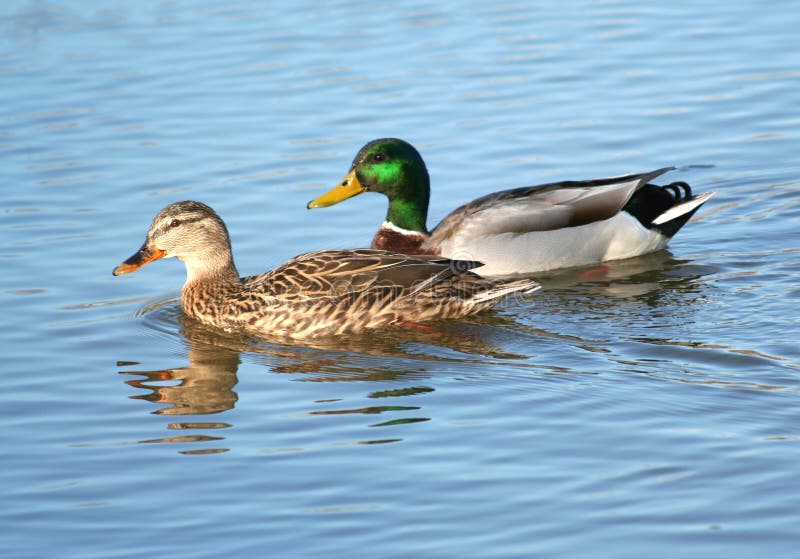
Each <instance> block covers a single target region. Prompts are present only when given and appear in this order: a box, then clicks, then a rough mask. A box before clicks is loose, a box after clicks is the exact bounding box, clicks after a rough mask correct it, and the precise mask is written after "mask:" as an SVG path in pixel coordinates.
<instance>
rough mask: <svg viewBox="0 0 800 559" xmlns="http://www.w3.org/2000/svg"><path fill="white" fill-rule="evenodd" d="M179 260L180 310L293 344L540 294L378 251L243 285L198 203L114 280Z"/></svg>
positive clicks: (301, 259)
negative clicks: (181, 271)
mask: <svg viewBox="0 0 800 559" xmlns="http://www.w3.org/2000/svg"><path fill="white" fill-rule="evenodd" d="M170 256H175V257H176V258H178V259H179V260H183V262H184V264H185V265H186V283H185V284H184V286H183V289H182V291H181V306H182V307H183V310H184V312H185V313H186V314H187V315H189V316H190V317H192V318H195V319H197V320H200V321H201V322H205V323H208V324H211V325H213V326H217V327H223V328H235V329H244V330H248V331H251V332H254V333H260V334H269V335H278V336H289V337H293V338H303V337H309V336H316V335H323V334H341V333H345V332H351V331H355V330H360V329H363V328H376V327H380V326H386V325H389V324H398V323H402V322H414V323H417V322H424V321H428V320H437V319H446V318H458V317H462V316H466V315H469V314H474V313H477V312H480V311H483V310H486V309H488V308H490V307H492V306H494V305H495V304H496V303H497V302H499V301H500V299H501V298H503V297H504V296H506V295H508V294H511V293H517V292H519V293H531V292H533V291H535V290H536V289H538V288H539V285H538V284H537V283H536V282H534V281H530V280H519V281H495V280H488V279H485V278H482V277H480V276H479V275H477V274H475V273H473V272H470V271H469V270H470V269H472V268H476V267H478V266H480V265H481V264H480V262H471V261H461V260H448V259H446V258H441V257H435V256H408V255H405V254H399V253H394V252H388V251H385V250H371V249H361V250H322V251H319V252H309V253H307V254H301V255H300V256H297V257H296V258H292V259H291V260H289V261H288V262H286V263H284V264H283V265H281V266H278V267H277V268H275V269H274V270H272V271H270V272H267V273H265V274H261V275H258V276H249V277H245V278H240V277H239V273H238V272H237V271H236V266H235V265H234V263H233V254H232V252H231V242H230V237H229V236H228V230H227V228H226V227H225V223H224V222H223V221H222V219H221V218H220V217H219V216H218V215H217V214H216V213H215V212H214V210H212V209H211V208H209V207H208V206H206V205H205V204H201V203H200V202H193V201H186V202H178V203H176V204H171V205H169V206H167V207H166V208H164V209H163V210H161V211H160V212H159V213H158V215H156V217H155V219H154V220H153V223H152V225H150V230H149V231H148V232H147V239H146V240H145V242H144V244H143V245H142V247H141V248H140V249H139V251H138V252H136V254H134V255H133V256H131V257H130V258H128V259H127V260H126V261H125V262H124V263H122V264H120V265H119V266H117V268H116V269H115V270H114V275H115V276H118V275H120V274H127V273H128V272H133V271H135V270H138V269H139V268H141V267H142V266H144V265H145V264H147V263H148V262H152V261H153V260H157V259H159V258H164V257H170Z"/></svg>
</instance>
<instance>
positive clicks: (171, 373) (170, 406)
mask: <svg viewBox="0 0 800 559" xmlns="http://www.w3.org/2000/svg"><path fill="white" fill-rule="evenodd" d="M179 320H180V322H181V325H182V328H181V334H183V335H184V337H185V338H186V339H187V340H188V343H189V350H188V355H187V356H188V358H189V365H188V366H186V367H179V368H174V369H163V370H158V371H120V374H124V375H137V376H143V377H144V378H141V379H135V380H128V381H125V383H126V384H128V385H130V386H133V387H135V388H142V389H145V390H148V391H149V393H147V394H137V395H135V396H131V398H132V399H134V400H147V401H149V402H153V403H156V404H162V405H163V406H164V407H162V408H161V409H158V410H156V411H155V412H153V413H155V414H159V415H192V414H196V415H206V414H212V413H219V412H223V411H226V410H229V409H231V408H233V406H234V405H235V404H236V400H237V399H238V396H237V394H236V392H235V391H234V390H233V388H234V386H236V383H237V377H236V372H237V370H238V368H239V362H240V360H239V351H236V350H235V349H231V348H228V347H225V346H224V345H221V344H219V343H218V341H219V340H218V339H217V338H216V337H215V335H214V333H213V332H209V331H208V330H207V329H205V328H203V327H202V325H200V324H198V323H196V322H194V321H193V320H191V319H189V318H186V317H185V316H181V317H179ZM166 383H168V384H166Z"/></svg>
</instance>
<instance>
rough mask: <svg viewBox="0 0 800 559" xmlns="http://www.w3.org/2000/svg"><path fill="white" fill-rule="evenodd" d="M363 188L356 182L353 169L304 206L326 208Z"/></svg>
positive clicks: (356, 178) (362, 190) (364, 188)
mask: <svg viewBox="0 0 800 559" xmlns="http://www.w3.org/2000/svg"><path fill="white" fill-rule="evenodd" d="M365 190H366V187H364V186H362V185H361V183H360V182H358V177H356V172H355V169H354V170H352V171H350V172H349V173H348V174H347V176H346V177H345V178H344V180H343V181H342V182H340V183H339V184H338V185H336V186H334V187H333V188H332V189H331V190H330V191H328V192H326V193H325V194H323V195H322V196H320V197H319V198H315V199H314V200H311V201H310V202H309V203H308V205H307V206H306V208H308V209H309V210H310V209H313V208H327V207H328V206H333V205H334V204H338V203H339V202H341V201H342V200H347V199H348V198H352V197H353V196H357V195H358V194H361V193H362V192H364V191H365Z"/></svg>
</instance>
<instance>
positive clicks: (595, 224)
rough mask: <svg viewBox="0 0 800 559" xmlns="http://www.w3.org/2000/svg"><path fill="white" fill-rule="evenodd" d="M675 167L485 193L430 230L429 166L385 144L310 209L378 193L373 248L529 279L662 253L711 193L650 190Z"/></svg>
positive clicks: (374, 146) (684, 187) (404, 148)
mask: <svg viewBox="0 0 800 559" xmlns="http://www.w3.org/2000/svg"><path fill="white" fill-rule="evenodd" d="M672 169H673V167H666V168H664V169H658V170H656V171H652V172H649V173H642V174H639V175H625V176H622V177H613V178H606V179H595V180H585V181H567V182H558V183H550V184H542V185H539V186H530V187H523V188H515V189H513V190H504V191H502V192H496V193H494V194H488V195H486V196H483V197H481V198H478V199H476V200H473V201H472V202H469V203H467V204H464V205H463V206H461V207H459V208H457V209H456V210H454V211H453V212H452V213H450V214H449V215H448V216H447V217H445V218H444V219H443V220H442V221H441V223H439V225H437V226H436V227H435V228H434V229H433V231H430V232H429V231H428V229H427V227H426V225H425V222H426V219H427V215H428V198H429V196H430V180H429V178H428V170H427V169H426V167H425V162H424V161H423V160H422V157H421V156H420V154H419V152H417V150H416V149H414V147H413V146H412V145H410V144H409V143H407V142H404V141H403V140H398V139H395V138H385V139H381V140H374V141H372V142H370V143H368V144H367V145H365V146H364V147H363V148H361V151H359V152H358V155H356V157H355V159H354V160H353V164H352V166H351V167H350V172H349V173H348V175H347V176H346V177H345V178H344V180H343V181H342V182H341V183H340V184H339V185H337V186H335V187H334V188H333V189H332V190H331V191H330V192H328V193H327V194H323V195H322V196H320V197H319V198H317V199H316V200H312V201H311V202H309V203H308V208H309V209H311V208H323V207H326V206H331V205H333V204H336V203H338V202H341V201H342V200H346V199H347V198H350V197H352V196H355V195H357V194H361V193H362V192H366V191H371V192H380V193H382V194H385V195H386V196H387V197H388V198H389V211H388V213H387V214H386V220H385V221H384V223H383V225H382V226H381V228H380V229H379V230H378V232H377V233H376V235H375V238H374V239H373V240H372V248H376V249H384V250H394V251H397V252H403V253H406V254H433V255H438V256H446V257H449V258H467V259H469V260H473V259H474V260H479V261H481V262H483V263H484V267H483V268H481V274H482V275H503V274H520V273H530V272H539V271H543V270H552V269H556V268H567V267H571V266H584V265H588V264H594V263H598V262H603V261H605V260H617V259H620V258H629V257H632V256H639V255H641V254H645V253H648V252H652V251H655V250H658V249H661V248H664V246H666V244H667V242H668V241H669V239H670V238H671V237H672V236H673V235H674V234H675V233H676V232H677V231H678V229H680V228H681V227H682V226H683V225H684V224H685V223H686V222H687V221H688V220H689V218H690V217H692V215H693V214H694V212H696V211H697V209H698V208H699V207H700V206H701V205H702V204H703V203H704V202H705V201H706V200H708V199H709V198H710V197H711V196H712V194H713V192H707V193H705V194H701V195H699V196H693V195H692V191H691V188H690V187H689V185H688V184H686V183H683V182H676V183H672V184H669V185H666V186H657V185H654V184H649V182H650V181H651V180H653V179H655V178H656V177H658V176H659V175H662V174H664V173H666V172H667V171H670V170H672Z"/></svg>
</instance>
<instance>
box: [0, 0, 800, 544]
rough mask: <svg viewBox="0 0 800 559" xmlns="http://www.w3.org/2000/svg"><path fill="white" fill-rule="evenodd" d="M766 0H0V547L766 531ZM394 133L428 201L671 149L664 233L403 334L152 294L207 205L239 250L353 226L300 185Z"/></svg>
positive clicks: (781, 304) (776, 178)
mask: <svg viewBox="0 0 800 559" xmlns="http://www.w3.org/2000/svg"><path fill="white" fill-rule="evenodd" d="M798 28H800V10H798V9H797V5H796V3H795V2H789V1H781V0H778V1H775V2H771V3H769V4H764V3H763V2H755V1H752V2H748V1H744V0H742V1H733V2H727V3H720V2H711V1H699V2H698V1H692V2H689V1H684V0H678V1H676V2H670V3H668V4H663V5H659V4H655V3H650V2H641V1H633V0H630V1H628V0H620V1H615V0H609V1H604V2H596V3H595V2H536V3H525V2H504V1H502V0H501V1H497V0H493V1H474V2H455V1H448V0H445V1H441V2H436V3H428V2H392V1H390V2H383V3H378V4H375V3H360V2H347V1H341V0H334V1H332V2H325V3H320V2H292V3H288V2H281V3H278V2H276V3H254V2H243V1H241V0H232V1H229V2H225V3H217V2H211V1H199V2H188V1H183V0H176V1H171V2H163V1H155V0H143V1H139V2H122V1H106V2H102V3H90V2H67V1H65V0H46V1H16V0H10V1H5V2H2V3H1V4H0V184H2V198H1V200H2V211H1V212H0V267H1V269H2V274H0V305H2V310H3V312H2V313H0V331H2V332H3V335H2V345H0V349H2V356H3V360H2V381H3V390H2V393H1V395H0V420H2V426H3V429H2V435H0V442H2V448H3V463H2V465H3V467H2V470H1V471H0V494H2V495H3V506H2V507H0V556H2V557H8V558H18V559H24V558H31V559H33V558H36V559H38V558H42V557H59V558H81V559H92V558H98V559H99V558H103V559H108V558H115V557H119V558H132V557H156V556H158V557H193V558H203V557H209V558H211V557H214V558H217V557H222V556H235V557H240V558H250V557H253V558H256V557H259V558H260V557H321V556H332V557H344V556H347V557H475V558H483V557H503V558H511V557H514V558H516V557H526V558H527V557H558V558H561V557H598V556H599V557H615V558H641V557H697V558H707V557H753V556H756V555H758V556H764V557H771V558H773V557H795V556H796V554H797V549H798V545H799V544H800V528H798V526H800V478H799V477H798V463H800V441H799V440H798V436H799V435H800V432H798V425H800V406H798V392H800V390H799V389H800V349H799V348H800V344H799V343H798V342H800V335H798V326H797V323H798V315H800V311H799V310H798V309H800V288H798V285H799V284H800V230H799V229H798V224H800V219H799V218H800V163H798V154H800V87H798V84H799V83H800V56H799V55H798V53H800V35H798V33H797V29H798ZM382 136H397V137H401V138H404V139H406V140H408V141H410V142H412V143H413V144H414V145H416V146H417V147H418V148H419V149H420V151H421V152H422V154H423V156H424V157H425V159H426V161H427V163H428V167H429V170H430V173H431V177H432V182H433V193H432V200H431V215H430V218H431V221H430V223H436V222H437V221H438V219H440V218H441V217H442V216H444V215H445V214H446V213H448V212H449V211H450V210H451V209H453V208H454V207H455V206H457V205H458V204H461V203H463V202H465V201H467V200H470V199H472V198H475V197H477V196H479V195H482V194H485V193H487V192H491V191H494V190H499V189H501V188H508V187H514V186H522V185H528V184H536V183H539V182H547V181H552V180H560V179H581V178H591V177H600V176H606V175H613V174H621V173H625V172H630V171H644V170H650V169H654V168H658V167H662V166H666V165H676V166H677V167H678V169H677V171H675V172H673V173H672V174H671V175H669V176H670V177H671V180H685V181H687V182H690V183H691V184H692V185H693V187H694V189H695V190H696V191H697V192H703V191H707V190H716V192H717V194H716V196H715V197H714V198H713V199H712V200H711V201H710V202H709V203H708V204H706V206H704V207H703V208H702V209H701V210H700V212H698V214H697V216H696V217H695V219H693V221H692V222H691V223H689V224H688V225H687V226H686V227H685V229H684V230H682V231H681V232H680V233H679V234H678V235H677V236H676V238H675V239H674V240H673V242H672V243H671V245H670V249H669V250H668V251H662V252H659V253H656V254H653V255H649V256H646V257H642V258H638V259H632V260H629V261H624V262H617V263H614V264H613V265H612V266H611V267H610V269H609V270H608V271H607V272H605V273H604V274H601V275H592V276H589V277H588V278H587V277H586V276H584V275H582V274H583V272H584V271H583V270H569V271H564V272H559V273H550V274H547V275H545V276H542V277H539V278H537V279H540V280H541V282H542V283H543V284H544V286H545V288H544V289H543V290H542V291H541V292H540V293H538V294H536V295H535V296H534V297H531V298H530V299H526V300H514V301H509V302H507V303H506V304H504V305H502V306H501V307H500V308H498V310H497V311H496V312H494V313H489V314H486V315H482V316H477V317H473V318H471V319H469V320H466V321H462V322H456V323H451V324H447V325H444V326H442V328H441V329H440V330H438V331H437V332H435V333H425V332H416V331H408V332H405V331H403V332H397V331H386V332H381V333H373V334H371V335H354V336H350V337H347V338H343V339H340V340H336V341H335V342H326V343H319V344H297V345H282V344H278V343H274V342H270V341H260V340H252V339H249V340H248V339H241V338H235V337H231V336H230V335H227V334H224V333H220V332H216V331H214V330H210V329H206V328H204V327H200V326H198V325H197V324H194V323H192V322H190V321H188V320H186V319H185V318H184V317H183V316H182V314H181V312H180V308H179V304H178V301H177V296H178V291H179V288H180V285H181V284H182V281H183V270H182V267H181V265H180V263H179V262H175V261H164V262H158V263H155V264H152V265H150V266H148V267H147V268H145V269H144V270H142V271H140V272H137V273H136V274H131V275H129V276H124V277H121V278H113V277H112V276H111V270H112V269H113V268H114V266H116V265H117V264H118V263H119V262H121V261H122V260H123V259H125V258H126V257H128V256H129V255H130V254H131V253H132V252H133V251H134V250H136V249H137V248H138V247H139V245H140V244H141V242H142V240H143V239H144V234H145V232H146V229H147V226H148V225H149V223H150V220H151V219H152V217H153V215H154V214H155V213H156V212H157V211H158V210H159V209H160V208H161V207H163V206H165V205H166V204H168V203H170V202H174V201H176V200H180V199H187V198H192V199H198V200H202V201H204V202H206V203H208V204H210V205H211V206H213V207H214V208H215V209H216V210H217V211H218V212H219V213H220V215H222V217H223V218H224V219H225V220H226V222H227V224H228V227H229V229H230V232H231V236H232V240H233V245H234V250H235V253H236V259H237V264H238V268H239V270H240V271H241V272H242V273H243V274H251V273H257V272H260V271H263V270H265V269H267V268H269V267H271V266H275V265H277V264H279V263H281V262H283V261H285V260H286V259H288V258H290V257H291V256H294V255H295V254H298V253H301V252H305V251H308V250H314V249H320V248H330V247H352V246H364V245H366V244H367V243H368V242H369V240H370V239H371V236H372V233H373V232H374V230H375V229H376V227H377V226H378V224H379V223H380V221H381V220H382V217H383V212H384V211H385V199H383V198H381V197H380V196H377V195H365V196H360V197H358V198H356V199H354V200H350V201H348V202H347V203H344V204H341V205H339V206H336V207H334V208H330V209H326V210H316V211H314V212H308V211H306V210H305V203H306V202H307V201H308V200H310V199H311V198H313V197H315V196H317V195H318V194H320V193H321V192H324V191H325V190H327V188H329V187H330V186H332V185H333V184H335V183H336V182H337V181H338V180H340V179H341V178H342V177H343V176H344V174H345V173H346V171H347V169H348V167H349V163H350V160H351V159H352V157H353V156H354V155H355V153H356V151H357V150H358V148H360V147H361V145H362V144H364V143H365V142H366V141H368V140H371V139H374V138H378V137H382Z"/></svg>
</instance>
